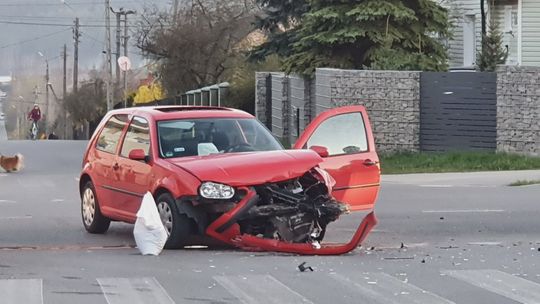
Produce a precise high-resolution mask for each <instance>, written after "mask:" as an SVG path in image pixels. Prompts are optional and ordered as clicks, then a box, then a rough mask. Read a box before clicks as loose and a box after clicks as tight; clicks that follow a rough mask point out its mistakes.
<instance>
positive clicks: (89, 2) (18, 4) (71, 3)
mask: <svg viewBox="0 0 540 304" xmlns="http://www.w3.org/2000/svg"><path fill="white" fill-rule="evenodd" d="M115 3H132V1H127V0H126V1H119V0H117V1H115ZM96 4H102V3H101V2H97V1H88V2H71V1H70V2H69V5H96ZM64 5H65V4H64V3H58V2H49V3H43V2H22V3H21V2H17V3H0V7H9V6H12V7H18V6H64Z"/></svg>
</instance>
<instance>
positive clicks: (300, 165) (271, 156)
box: [167, 150, 322, 186]
mask: <svg viewBox="0 0 540 304" xmlns="http://www.w3.org/2000/svg"><path fill="white" fill-rule="evenodd" d="M167 161H169V162H171V163H172V164H174V165H176V166H178V167H180V168H182V169H184V170H186V171H188V172H190V173H191V174H193V175H194V176H196V177H197V178H198V179H200V180H201V181H213V182H219V183H224V184H227V185H230V186H251V185H260V184H264V183H273V182H279V181H283V180H288V179H292V178H296V177H299V176H302V175H303V174H304V173H305V172H306V171H308V170H309V169H311V168H313V167H315V166H316V165H318V164H319V163H320V162H321V161H322V158H321V157H320V156H319V155H318V154H317V153H315V152H314V151H312V150H280V151H265V152H243V153H228V154H219V155H216V154H214V155H208V156H197V157H184V158H174V159H168V160H167Z"/></svg>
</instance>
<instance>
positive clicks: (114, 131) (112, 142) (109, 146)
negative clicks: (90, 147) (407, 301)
mask: <svg viewBox="0 0 540 304" xmlns="http://www.w3.org/2000/svg"><path fill="white" fill-rule="evenodd" d="M127 122H128V116H127V114H119V115H114V116H112V117H111V118H110V119H109V121H107V123H106V124H105V126H104V127H103V130H102V131H101V133H100V134H99V138H98V140H97V143H96V149H97V150H100V151H103V152H107V153H113V154H114V153H116V149H117V148H118V142H119V141H120V136H121V135H122V130H124V127H125V126H126V124H127Z"/></svg>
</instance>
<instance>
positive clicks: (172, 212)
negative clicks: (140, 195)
mask: <svg viewBox="0 0 540 304" xmlns="http://www.w3.org/2000/svg"><path fill="white" fill-rule="evenodd" d="M157 208H158V212H159V217H160V218H161V222H162V223H163V226H165V230H167V234H168V235H169V237H168V238H167V243H165V248H167V249H178V248H182V247H184V245H185V244H186V242H187V240H188V237H189V235H190V234H191V220H190V219H189V217H188V216H187V215H185V214H182V213H180V212H179V211H178V206H177V205H176V202H175V200H174V198H173V197H172V196H171V195H170V194H169V193H163V194H161V195H159V196H158V198H157Z"/></svg>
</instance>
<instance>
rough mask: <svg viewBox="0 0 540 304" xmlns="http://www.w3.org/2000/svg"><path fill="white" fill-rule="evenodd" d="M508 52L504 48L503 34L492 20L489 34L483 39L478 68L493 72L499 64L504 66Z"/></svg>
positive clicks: (478, 55) (478, 56)
mask: <svg viewBox="0 0 540 304" xmlns="http://www.w3.org/2000/svg"><path fill="white" fill-rule="evenodd" d="M507 58H508V50H507V49H506V48H505V47H504V46H503V34H502V33H501V31H499V26H498V24H497V23H496V22H495V21H494V20H491V22H490V25H489V33H488V34H486V35H485V36H484V37H483V39H482V49H481V50H480V51H479V52H478V54H477V64H476V65H477V67H478V69H479V70H480V71H482V72H484V71H487V72H493V71H495V69H496V68H497V65H498V64H504V63H505V62H506V59H507Z"/></svg>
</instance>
